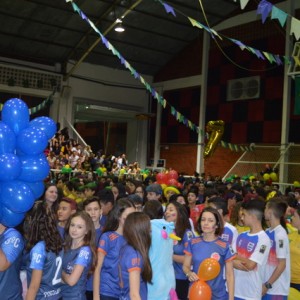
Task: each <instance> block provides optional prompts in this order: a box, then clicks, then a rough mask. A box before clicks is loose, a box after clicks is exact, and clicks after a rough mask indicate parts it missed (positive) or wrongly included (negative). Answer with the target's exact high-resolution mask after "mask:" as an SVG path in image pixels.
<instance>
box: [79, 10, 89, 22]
mask: <svg viewBox="0 0 300 300" xmlns="http://www.w3.org/2000/svg"><path fill="white" fill-rule="evenodd" d="M80 16H81V18H82V20H88V18H87V16H86V15H85V14H84V13H83V12H82V11H80Z"/></svg>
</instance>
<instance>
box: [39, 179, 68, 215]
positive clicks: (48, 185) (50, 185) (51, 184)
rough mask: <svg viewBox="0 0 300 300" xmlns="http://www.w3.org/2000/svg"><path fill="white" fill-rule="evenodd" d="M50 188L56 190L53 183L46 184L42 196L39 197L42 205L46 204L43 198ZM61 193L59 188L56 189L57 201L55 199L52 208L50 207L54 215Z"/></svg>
mask: <svg viewBox="0 0 300 300" xmlns="http://www.w3.org/2000/svg"><path fill="white" fill-rule="evenodd" d="M52 186H55V187H56V188H57V186H56V184H55V183H52V182H50V183H47V184H46V185H45V190H44V193H43V195H42V197H41V199H42V201H43V203H44V204H46V198H45V196H46V192H47V190H48V189H49V188H50V187H52ZM62 194H63V193H62V191H61V190H60V189H59V188H57V199H56V201H55V202H54V203H53V204H52V206H51V210H52V211H53V212H54V213H55V214H56V212H57V210H58V202H59V200H60V198H62Z"/></svg>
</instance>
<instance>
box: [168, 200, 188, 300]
mask: <svg viewBox="0 0 300 300" xmlns="http://www.w3.org/2000/svg"><path fill="white" fill-rule="evenodd" d="M165 220H166V221H168V222H174V224H175V234H176V236H178V237H180V239H181V240H180V241H174V246H173V249H174V254H173V266H174V270H175V278H176V293H177V296H178V298H179V299H180V300H186V299H187V297H188V290H189V281H188V280H187V278H186V276H185V273H184V272H183V270H182V264H183V260H184V252H183V250H184V244H185V243H186V242H188V241H189V240H190V239H192V238H193V237H194V234H193V232H192V230H191V224H190V222H189V216H188V214H187V210H186V208H185V207H184V206H183V205H182V204H180V203H179V202H176V201H172V202H170V203H169V204H168V205H167V207H166V211H165Z"/></svg>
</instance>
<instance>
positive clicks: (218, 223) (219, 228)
mask: <svg viewBox="0 0 300 300" xmlns="http://www.w3.org/2000/svg"><path fill="white" fill-rule="evenodd" d="M205 212H210V213H212V214H213V215H214V217H215V219H216V226H217V227H216V230H215V235H217V236H221V235H222V233H223V231H224V222H223V219H222V217H221V215H220V213H219V212H218V210H216V209H215V208H212V207H205V208H204V209H203V210H202V212H201V214H200V217H199V219H198V222H197V231H198V233H199V234H202V233H203V231H202V228H201V219H202V216H203V214H204V213H205Z"/></svg>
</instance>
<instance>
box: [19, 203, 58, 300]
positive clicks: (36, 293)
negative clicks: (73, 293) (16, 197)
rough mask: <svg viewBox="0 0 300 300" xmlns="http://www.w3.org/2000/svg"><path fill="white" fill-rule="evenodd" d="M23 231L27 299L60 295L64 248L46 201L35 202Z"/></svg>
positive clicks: (53, 297)
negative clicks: (44, 203) (36, 203)
mask: <svg viewBox="0 0 300 300" xmlns="http://www.w3.org/2000/svg"><path fill="white" fill-rule="evenodd" d="M24 232H25V234H26V238H27V244H26V251H27V253H26V254H25V263H26V271H27V284H28V290H27V295H26V300H41V299H48V300H58V299H60V297H61V271H62V256H63V251H62V239H61V237H60V235H59V232H58V229H57V226H56V220H55V214H54V213H53V212H52V210H49V209H47V207H46V206H45V205H36V206H34V208H33V210H32V212H31V214H30V217H29V218H28V219H27V220H26V221H25V222H24Z"/></svg>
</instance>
